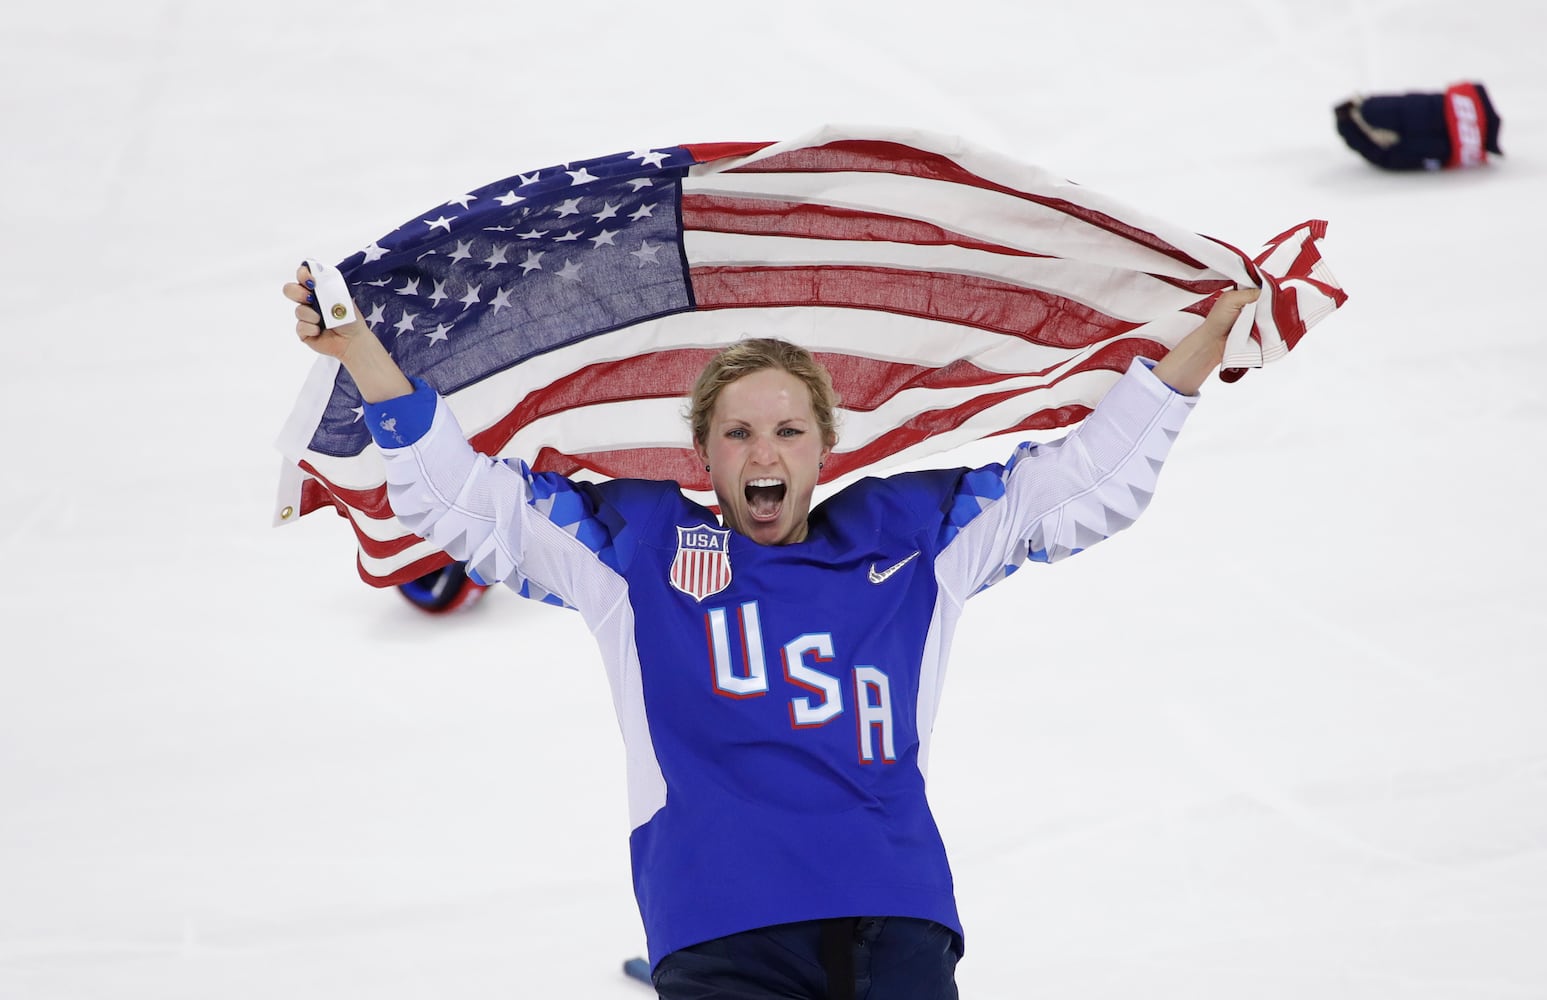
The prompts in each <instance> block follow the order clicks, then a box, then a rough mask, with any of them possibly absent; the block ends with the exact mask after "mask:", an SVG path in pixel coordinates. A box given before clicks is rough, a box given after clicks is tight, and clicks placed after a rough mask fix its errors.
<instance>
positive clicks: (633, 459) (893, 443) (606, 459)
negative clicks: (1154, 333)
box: [532, 338, 1166, 491]
mask: <svg viewBox="0 0 1547 1000" xmlns="http://www.w3.org/2000/svg"><path fill="white" fill-rule="evenodd" d="M1165 351H1166V348H1165V347H1164V346H1163V345H1161V344H1157V343H1155V342H1154V341H1150V340H1143V339H1139V338H1130V339H1127V340H1121V341H1118V342H1116V343H1113V344H1108V345H1106V346H1105V347H1102V348H1101V349H1099V350H1097V351H1096V352H1094V353H1093V354H1092V355H1091V356H1090V357H1089V358H1087V359H1086V360H1085V361H1084V362H1083V363H1081V364H1080V365H1078V366H1076V367H1074V368H1072V369H1070V370H1069V371H1067V372H1065V373H1063V374H1062V375H1060V376H1059V377H1058V378H1056V379H1052V380H1049V381H1048V383H1047V384H1048V385H1056V384H1058V383H1059V382H1061V381H1063V380H1064V379H1067V378H1069V377H1071V376H1073V375H1077V374H1081V373H1084V372H1090V371H1112V372H1121V371H1124V370H1126V369H1127V367H1128V365H1129V363H1130V362H1131V361H1132V360H1133V359H1134V358H1135V357H1141V356H1142V357H1150V358H1157V357H1160V356H1162V355H1164V354H1165ZM1024 392H1025V390H1024V389H1009V390H1005V391H1002V392H993V393H984V394H981V395H978V396H975V397H973V398H972V399H971V400H968V401H967V402H964V403H961V404H959V405H957V406H954V407H945V408H942V409H937V410H930V411H927V412H924V413H920V414H917V415H915V416H914V417H913V418H911V419H910V420H908V421H907V422H906V423H905V424H903V425H901V426H899V427H898V428H896V429H895V430H892V431H888V432H887V433H885V434H882V435H879V436H878V437H876V438H875V439H874V440H872V441H871V442H869V443H868V444H866V445H865V446H864V447H862V448H857V449H855V450H853V451H835V452H833V453H832V455H831V456H830V457H829V458H828V460H827V465H826V467H825V468H824V469H823V470H822V482H830V481H832V480H834V479H837V478H839V477H841V476H844V475H846V474H847V473H849V472H853V471H855V470H856V469H860V468H863V467H865V466H867V465H870V464H872V463H874V462H877V461H879V460H881V459H883V458H886V457H888V456H890V455H892V454H895V453H896V452H897V451H899V450H901V449H903V448H908V447H912V446H913V445H916V444H919V443H921V442H923V441H924V440H925V439H927V438H929V437H932V436H934V435H936V434H940V433H944V432H946V431H950V430H954V429H955V428H957V427H959V426H961V425H962V424H963V423H965V422H966V421H967V420H968V419H970V418H971V417H973V416H974V415H976V414H978V413H981V412H982V411H983V410H985V409H987V408H989V407H991V406H994V405H996V404H998V403H1002V402H1004V401H1005V400H1007V399H1013V398H1015V397H1016V396H1020V395H1022V394H1024ZM1088 412H1089V407H1086V406H1082V405H1080V404H1070V405H1067V406H1059V407H1047V408H1044V409H1041V410H1038V411H1037V412H1036V413H1033V414H1031V415H1029V416H1027V417H1025V418H1023V419H1022V420H1021V421H1019V422H1018V423H1016V424H1013V425H1011V426H1009V427H1005V428H1001V429H998V430H994V431H988V432H985V433H984V435H983V436H991V435H993V434H1002V433H1008V432H1009V431H1011V430H1051V429H1054V428H1058V427H1065V426H1067V425H1068V424H1070V423H1071V422H1073V421H1076V420H1082V419H1084V417H1085V414H1086V413H1088ZM532 468H533V469H535V470H537V471H541V472H557V473H559V474H560V475H564V476H573V475H575V474H577V473H580V472H587V473H592V474H595V475H601V476H606V477H608V478H612V479H627V478H638V477H644V478H649V479H668V480H674V481H676V482H677V483H678V484H680V485H681V486H682V488H683V489H687V490H705V491H706V490H708V489H710V483H709V477H708V476H705V475H704V467H703V465H701V464H700V463H699V462H698V459H697V456H696V455H695V454H694V453H693V451H692V449H690V448H668V447H660V448H620V449H613V450H606V451H590V452H586V453H585V454H584V455H572V454H568V453H566V452H563V451H559V450H558V449H555V448H543V449H542V450H540V451H539V452H538V454H537V458H536V459H535V461H534V462H533V463H532Z"/></svg>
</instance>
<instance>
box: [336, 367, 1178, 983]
mask: <svg viewBox="0 0 1547 1000" xmlns="http://www.w3.org/2000/svg"><path fill="white" fill-rule="evenodd" d="M1194 402H1195V400H1194V398H1192V397H1186V396H1181V395H1178V394H1176V393H1174V392H1172V391H1171V390H1170V389H1169V388H1168V387H1166V386H1165V385H1164V384H1163V383H1161V382H1160V381H1159V380H1158V379H1156V378H1155V376H1154V375H1153V374H1151V373H1150V372H1149V371H1148V370H1147V368H1146V367H1145V366H1144V364H1143V363H1141V362H1135V363H1134V366H1133V367H1132V368H1131V369H1130V370H1129V372H1128V373H1127V374H1126V375H1124V376H1123V378H1122V379H1121V380H1120V381H1119V382H1118V383H1117V384H1116V385H1115V386H1114V387H1113V388H1112V389H1111V390H1110V391H1109V392H1108V393H1107V395H1106V396H1105V397H1104V398H1103V399H1102V401H1101V402H1100V404H1099V405H1098V406H1097V407H1096V408H1095V410H1094V411H1093V412H1092V414H1091V415H1090V416H1089V417H1087V418H1086V420H1085V421H1084V422H1083V423H1082V424H1081V425H1080V426H1079V427H1078V428H1076V429H1075V430H1074V431H1072V432H1071V433H1070V434H1069V435H1067V436H1066V437H1065V438H1063V439H1061V440H1060V441H1057V442H1053V443H1051V444H1042V445H1036V444H1026V445H1022V446H1021V447H1020V448H1019V449H1017V450H1016V452H1015V454H1014V455H1013V456H1012V457H1011V459H1010V461H1009V462H1007V463H1006V464H1004V465H990V466H986V467H983V468H979V469H971V470H969V469H954V470H941V471H933V472H922V473H907V474H901V475H895V476H891V477H888V478H873V479H866V480H863V481H861V482H858V483H856V484H854V485H852V486H849V487H847V488H846V489H844V490H842V491H840V492H838V493H837V494H835V495H834V496H832V497H830V498H829V499H827V500H826V501H824V502H823V503H821V504H819V505H818V506H817V507H816V508H814V509H813V511H812V512H811V516H810V521H809V526H808V532H807V536H806V538H805V540H804V541H801V542H799V543H796V544H792V545H783V546H763V545H759V544H757V543H754V542H752V541H750V540H749V539H747V538H745V537H743V536H741V535H739V534H737V533H735V532H732V531H727V530H724V529H722V528H721V527H720V523H719V521H718V519H717V518H716V517H715V516H714V514H713V513H712V512H711V511H709V510H708V509H706V508H704V507H702V506H699V505H698V504H696V503H693V502H692V501H690V500H689V499H688V498H687V497H685V496H683V494H682V493H681V492H680V491H679V489H678V488H677V486H676V485H675V484H673V483H664V482H653V481H643V480H619V481H613V482H608V483H603V484H587V483H578V482H574V481H571V480H568V479H565V478H563V477H560V476H557V475H553V474H542V473H533V472H532V471H530V470H529V469H528V468H527V467H526V465H525V464H524V463H521V462H504V461H498V460H495V459H491V458H488V457H486V456H482V455H477V454H475V453H474V452H473V450H472V449H471V448H470V447H469V446H468V445H467V444H466V442H465V440H464V436H463V432H462V430H461V429H460V428H459V427H458V426H457V424H456V422H455V420H454V418H453V417H452V415H451V413H450V412H449V410H448V408H447V407H446V406H445V405H444V404H443V403H441V402H440V401H439V400H438V399H437V398H436V396H435V395H434V393H433V392H431V391H430V390H429V389H428V388H427V387H424V386H423V385H421V386H420V387H419V388H418V391H416V392H415V393H414V395H412V396H406V397H401V398H399V399H395V400H389V401H387V402H385V403H382V404H376V405H372V406H368V407H367V408H366V418H367V421H368V422H369V424H370V427H371V431H372V434H373V436H374V437H375V438H376V441H377V443H378V445H380V446H381V449H382V452H383V454H384V455H385V456H386V459H387V481H388V489H389V497H390V500H391V503H392V507H393V510H394V512H395V513H396V514H397V516H398V517H399V518H400V519H401V520H402V521H403V522H404V523H405V524H407V525H408V527H409V528H410V529H412V530H413V531H415V532H416V533H418V534H420V535H422V536H424V537H426V538H428V539H430V540H431V541H432V542H435V543H436V544H438V545H440V546H441V547H443V548H444V549H445V550H446V551H447V552H449V553H450V554H451V555H452V556H453V557H455V558H457V559H460V560H465V561H467V562H468V563H469V565H470V568H471V569H472V571H473V572H475V573H476V574H477V575H478V576H479V577H480V578H482V579H483V580H484V581H485V582H490V583H493V582H501V581H502V582H504V583H506V584H507V585H509V586H511V587H512V588H514V589H516V590H518V591H519V592H521V593H523V594H525V595H526V596H530V597H535V598H539V599H543V600H548V601H550V602H553V603H563V604H566V605H569V606H571V607H573V608H575V609H577V610H578V611H579V612H580V613H581V614H582V615H584V616H585V618H586V621H587V623H588V625H589V627H590V629H591V631H592V633H593V634H594V635H595V636H596V640H597V643H598V645H599V647H600V651H601V658H602V662H603V664H604V665H605V667H606V669H607V672H608V676H609V679H610V682H611V687H612V694H613V700H614V707H615V709H616V711H617V715H618V721H619V725H620V727H621V730H622V734H623V739H624V746H625V753H626V757H627V767H628V787H629V800H630V801H629V812H630V819H631V823H632V834H631V836H630V846H631V849H632V855H633V873H634V887H635V894H636V896H637V899H638V902H639V908H640V914H641V916H642V918H643V921H644V926H645V931H646V935H647V938H648V941H649V952H650V961H651V964H652V966H653V965H654V964H655V963H657V962H659V961H660V959H661V958H662V957H664V956H665V955H667V954H669V953H670V952H672V951H674V950H676V949H678V948H682V947H685V946H687V945H691V944H696V943H698V942H702V941H706V940H710V939H712V938H716V937H721V936H724V935H727V934H732V933H736V932H739V931H744V930H749V929H752V928H756V927H763V926H768V925H771V924H778V923H786V922H790V921H796V920H810V919H819V918H825V917H839V916H863V915H873V916H910V917H920V918H924V919H929V920H934V921H937V922H939V923H941V924H945V925H946V926H949V927H951V928H953V929H954V930H956V931H957V932H958V933H961V924H960V921H959V919H958V917H957V912H956V905H955V899H954V891H953V887H952V881H951V872H950V868H949V865H948V863H947V860H946V853H945V848H944V846H943V844H942V843H941V840H940V835H939V832H938V831H937V829H936V827H935V822H934V819H933V817H932V816H931V813H930V809H929V805H928V802H927V800H926V796H925V775H926V773H927V768H928V755H929V745H930V733H931V730H932V728H933V723H934V718H935V711H936V706H937V704H938V701H939V696H940V689H941V684H942V682H943V680H944V676H945V666H946V657H947V652H948V650H949V648H950V645H951V639H952V634H953V631H954V629H955V626H956V622H957V620H958V618H959V616H960V614H961V611H962V608H963V605H964V603H965V601H966V600H967V598H968V597H970V596H971V595H972V594H974V593H976V592H977V591H979V590H981V589H982V588H984V587H986V586H988V585H990V584H992V583H995V582H996V581H998V580H1000V579H1002V578H1003V577H1004V576H1005V575H1007V574H1008V573H1009V572H1011V571H1012V570H1013V569H1014V568H1015V567H1016V566H1018V565H1020V564H1021V563H1023V562H1024V561H1026V560H1028V559H1029V560H1032V561H1037V562H1052V561H1055V560H1057V559H1060V558H1062V557H1064V556H1067V555H1070V554H1072V553H1074V552H1078V551H1080V550H1081V549H1083V548H1086V547H1088V546H1090V545H1091V544H1094V543H1095V542H1097V541H1099V540H1101V539H1103V538H1106V537H1108V536H1110V535H1111V534H1113V533H1114V532H1115V531H1117V530H1119V529H1121V528H1123V527H1126V526H1127V525H1128V524H1130V523H1132V521H1133V520H1134V519H1135V518H1136V517H1138V515H1139V514H1140V512H1142V510H1143V509H1144V507H1145V505H1146V503H1147V502H1148V500H1149V497H1150V494H1151V492H1152V491H1153V489H1154V486H1155V481H1156V477H1157V475H1158V473H1159V470H1160V467H1161V464H1162V462H1163V461H1164V459H1165V456H1166V454H1167V452H1168V451H1169V448H1170V444H1171V442H1172V440H1173V439H1174V438H1175V436H1176V434H1177V433H1178V431H1179V430H1180V428H1181V426H1182V423H1183V421H1184V420H1185V418H1186V415H1187V413H1188V412H1189V411H1190V409H1191V407H1192V405H1193V403H1194Z"/></svg>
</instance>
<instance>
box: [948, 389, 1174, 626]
mask: <svg viewBox="0 0 1547 1000" xmlns="http://www.w3.org/2000/svg"><path fill="white" fill-rule="evenodd" d="M1196 403H1197V397H1196V396H1184V395H1182V394H1180V393H1178V392H1176V391H1174V390H1173V389H1171V387H1169V386H1167V385H1166V384H1165V383H1164V382H1162V381H1160V379H1158V378H1156V377H1155V375H1154V374H1153V373H1152V372H1151V371H1150V370H1149V366H1148V365H1147V364H1146V363H1145V362H1143V361H1141V360H1138V359H1135V360H1134V362H1133V363H1132V365H1131V366H1130V367H1129V369H1128V372H1127V373H1126V374H1125V375H1124V376H1123V377H1122V378H1121V379H1119V380H1118V382H1117V383H1116V384H1115V385H1114V386H1113V387H1112V389H1111V390H1110V391H1109V392H1108V393H1107V394H1106V395H1105V396H1104V397H1102V399H1101V401H1100V402H1099V403H1098V404H1097V405H1096V407H1095V409H1094V410H1092V411H1091V413H1090V415H1089V416H1087V417H1086V418H1085V420H1084V421H1083V422H1082V423H1081V424H1080V425H1079V426H1078V427H1077V428H1075V429H1074V430H1073V431H1071V432H1070V433H1069V434H1068V435H1067V436H1065V437H1063V438H1061V439H1059V440H1057V441H1053V442H1051V443H1048V444H1030V443H1028V444H1023V445H1021V446H1020V448H1019V449H1017V450H1016V453H1015V455H1014V456H1013V457H1012V458H1011V460H1010V462H1009V463H1008V464H1007V465H1006V466H1004V467H1003V468H1002V469H1001V468H999V467H995V468H994V470H993V473H992V474H989V475H976V476H974V475H971V474H969V475H968V476H966V477H964V479H963V488H964V489H965V490H966V491H968V492H970V493H971V496H970V497H967V498H965V499H964V497H963V496H962V495H961V494H958V496H957V498H956V506H957V508H958V509H960V508H962V507H964V506H965V507H966V508H967V510H968V512H967V516H965V517H958V523H960V528H959V530H957V531H956V532H955V534H954V535H953V536H952V538H951V539H950V541H949V543H948V544H947V545H946V546H945V547H944V548H943V549H942V551H941V554H940V556H939V558H938V559H937V560H936V564H935V568H936V575H937V578H938V579H939V581H940V584H941V587H942V588H943V589H944V590H945V591H946V592H947V593H948V595H949V596H950V598H951V599H953V600H955V601H956V602H958V603H959V602H962V601H965V600H966V599H967V598H968V597H970V596H971V595H973V594H974V593H977V592H978V591H979V590H981V589H983V588H984V587H987V586H989V585H991V584H993V583H996V582H998V581H999V580H1001V579H1003V578H1004V577H1005V576H1006V575H1008V574H1009V573H1010V572H1012V571H1014V569H1015V568H1016V567H1017V566H1019V565H1020V564H1021V563H1022V562H1024V561H1025V560H1027V559H1031V560H1033V561H1036V562H1056V561H1057V560H1059V559H1063V558H1065V557H1066V556H1069V555H1073V554H1074V553H1076V552H1079V551H1081V550H1083V549H1087V548H1089V547H1090V546H1092V545H1094V544H1095V543H1096V542H1099V541H1101V540H1102V539H1105V538H1109V537H1111V536H1112V535H1114V534H1116V533H1117V532H1118V531H1120V530H1122V529H1123V528H1126V527H1127V526H1128V525H1130V524H1132V523H1133V522H1134V520H1135V519H1136V518H1138V516H1139V515H1140V514H1141V513H1143V511H1144V508H1145V507H1146V506H1147V505H1148V504H1149V500H1150V497H1151V495H1152V494H1153V493H1154V490H1155V484H1156V480H1157V479H1158V477H1159V475H1160V469H1161V466H1162V465H1163V464H1164V462H1165V459H1166V455H1167V454H1168V453H1169V452H1170V449H1171V443H1172V442H1173V441H1174V440H1175V439H1176V436H1177V434H1178V433H1180V431H1181V429H1182V424H1183V423H1184V422H1185V421H1186V419H1187V416H1188V414H1189V413H1190V412H1191V411H1192V408H1193V406H1194V405H1195V404H1196ZM979 472H980V473H988V472H989V470H979ZM961 522H964V523H961Z"/></svg>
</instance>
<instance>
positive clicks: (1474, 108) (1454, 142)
mask: <svg viewBox="0 0 1547 1000" xmlns="http://www.w3.org/2000/svg"><path fill="white" fill-rule="evenodd" d="M1486 127H1487V126H1486V119H1485V118H1484V117H1483V101H1482V98H1481V97H1479V96H1478V94H1477V88H1476V87H1475V86H1473V85H1472V84H1470V83H1458V84H1456V85H1455V86H1453V87H1451V88H1450V89H1448V90H1446V91H1445V128H1446V129H1447V130H1448V131H1449V132H1450V160H1449V162H1447V163H1446V164H1445V166H1447V167H1480V166H1482V165H1483V164H1484V163H1487V162H1488V150H1487V148H1486V146H1485V145H1484V143H1483V129H1484V128H1486Z"/></svg>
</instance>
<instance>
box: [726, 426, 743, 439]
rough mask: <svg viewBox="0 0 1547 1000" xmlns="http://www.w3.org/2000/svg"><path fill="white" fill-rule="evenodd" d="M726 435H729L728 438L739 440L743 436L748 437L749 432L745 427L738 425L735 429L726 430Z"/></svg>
mask: <svg viewBox="0 0 1547 1000" xmlns="http://www.w3.org/2000/svg"><path fill="white" fill-rule="evenodd" d="M725 436H726V437H728V438H736V439H738V440H739V439H741V438H744V437H746V436H747V432H746V430H745V429H744V428H741V427H737V428H735V429H733V430H728V431H726V432H725Z"/></svg>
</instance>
